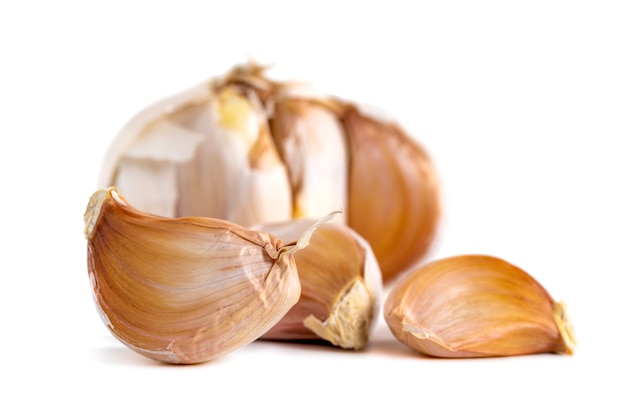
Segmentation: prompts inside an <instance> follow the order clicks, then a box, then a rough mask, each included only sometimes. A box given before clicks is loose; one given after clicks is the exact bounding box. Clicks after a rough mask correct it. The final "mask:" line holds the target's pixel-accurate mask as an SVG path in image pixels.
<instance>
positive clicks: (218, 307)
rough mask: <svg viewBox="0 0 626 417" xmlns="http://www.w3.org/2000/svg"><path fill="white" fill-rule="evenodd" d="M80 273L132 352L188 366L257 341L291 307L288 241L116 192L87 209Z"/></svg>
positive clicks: (293, 286) (295, 284)
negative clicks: (172, 214) (166, 211)
mask: <svg viewBox="0 0 626 417" xmlns="http://www.w3.org/2000/svg"><path fill="white" fill-rule="evenodd" d="M84 220H85V236H86V238H87V242H88V245H87V247H88V271H89V278H90V280H91V286H92V290H93V295H94V300H95V303H96V307H97V309H98V312H99V313H100V316H101V318H102V320H103V322H104V324H105V325H106V326H107V328H108V329H109V330H110V331H111V333H113V335H114V336H115V337H116V338H118V339H119V340H120V341H121V342H122V343H124V344H125V345H127V346H128V347H129V348H131V349H132V350H134V351H136V352H137V353H139V354H141V355H143V356H146V357H148V358H152V359H155V360H158V361H162V362H169V363H179V364H193V363H199V362H205V361H208V360H211V359H214V358H217V357H219V356H222V355H225V354H227V353H229V352H232V351H234V350H235V349H237V348H239V347H242V346H244V345H246V344H248V343H251V342H252V341H254V340H256V339H258V338H259V337H260V336H261V335H263V334H264V333H265V332H266V331H267V330H269V329H270V328H272V327H273V326H274V325H275V324H276V323H277V322H278V321H279V320H280V319H281V318H282V317H283V316H284V315H285V314H286V313H287V312H288V311H289V309H290V308H291V307H292V306H293V305H294V304H295V303H296V302H297V301H298V299H299V297H300V292H301V287H300V281H299V278H298V274H297V269H296V265H295V261H294V258H293V253H294V252H297V251H298V250H300V249H302V248H303V247H305V246H306V244H308V239H309V238H310V234H311V233H312V232H313V230H314V228H315V227H316V226H313V227H312V228H310V229H308V230H307V231H305V233H304V234H303V235H302V236H301V238H300V239H299V240H298V241H297V242H295V243H289V244H283V243H282V241H281V240H280V239H279V238H277V237H276V236H273V235H270V234H268V233H265V232H257V231H252V230H249V229H246V228H244V227H242V226H239V225H236V224H233V223H230V222H227V221H225V220H220V219H211V218H200V217H186V218H165V217H160V216H155V215H152V214H149V213H145V212H142V211H140V210H137V209H136V208H134V207H133V206H131V205H130V204H129V203H128V201H127V200H126V199H125V198H124V197H123V196H121V195H120V194H119V193H118V191H117V190H116V189H114V188H108V189H103V190H99V191H97V192H96V193H94V194H93V195H92V197H91V199H90V201H89V204H88V207H87V209H86V211H85V217H84Z"/></svg>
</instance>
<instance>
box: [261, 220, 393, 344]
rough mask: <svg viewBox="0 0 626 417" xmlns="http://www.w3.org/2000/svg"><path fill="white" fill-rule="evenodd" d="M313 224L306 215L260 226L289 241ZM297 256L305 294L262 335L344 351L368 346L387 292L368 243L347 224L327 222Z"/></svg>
mask: <svg viewBox="0 0 626 417" xmlns="http://www.w3.org/2000/svg"><path fill="white" fill-rule="evenodd" d="M311 224H312V221H311V220H304V219H301V220H294V221H291V222H285V223H278V224H267V225H261V226H258V228H259V230H264V231H267V232H269V233H272V234H275V235H276V236H279V237H280V238H281V239H284V241H286V242H288V241H291V240H293V239H295V238H297V236H298V235H300V234H301V233H302V231H303V230H306V229H307V228H309V227H311ZM294 257H295V260H296V266H297V268H298V274H299V276H300V282H301V285H302V296H301V297H300V300H299V301H298V303H297V304H296V305H295V306H294V307H293V308H292V309H291V310H290V311H289V312H288V313H287V314H286V315H285V317H283V318H282V319H281V320H280V322H279V323H278V324H277V325H276V326H274V327H273V328H272V329H271V330H269V331H268V332H267V333H266V334H265V335H264V336H263V337H262V338H263V339H272V340H288V341H293V340H325V341H327V342H330V343H332V344H333V345H335V346H339V347H342V348H344V349H356V350H358V349H362V348H363V347H365V346H366V345H367V343H368V341H369V335H370V332H371V330H372V327H373V325H374V323H375V319H376V317H377V313H378V308H379V306H380V297H381V291H382V277H381V272H380V268H379V267H378V263H377V261H376V258H375V257H374V254H373V252H372V250H371V247H370V246H369V244H368V243H367V242H366V241H365V240H364V239H363V238H362V237H360V236H359V235H358V234H357V233H356V232H354V230H352V229H350V228H349V227H347V226H345V225H344V224H342V223H338V222H332V223H325V224H322V225H320V226H319V227H318V229H317V230H316V232H315V234H314V235H313V236H312V237H311V240H310V244H309V246H307V247H306V248H305V249H303V250H301V251H299V252H298V253H296V254H295V255H294Z"/></svg>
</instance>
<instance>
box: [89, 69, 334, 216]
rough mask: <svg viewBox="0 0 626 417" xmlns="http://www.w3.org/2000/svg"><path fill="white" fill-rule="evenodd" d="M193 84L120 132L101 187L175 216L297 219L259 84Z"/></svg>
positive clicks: (147, 208)
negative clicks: (258, 93)
mask: <svg viewBox="0 0 626 417" xmlns="http://www.w3.org/2000/svg"><path fill="white" fill-rule="evenodd" d="M193 91H195V95H194V94H192V93H190V92H184V93H181V96H182V97H179V96H173V97H171V98H169V99H168V100H166V101H164V102H163V103H160V104H159V106H156V105H155V106H153V107H151V108H150V109H148V110H145V111H143V112H141V113H140V114H139V115H138V116H136V117H135V118H133V119H132V120H131V121H130V122H129V123H128V124H127V125H126V126H125V127H124V128H123V129H122V130H121V131H120V133H119V134H118V135H117V137H116V138H115V139H114V141H113V143H112V144H111V147H110V150H109V152H108V154H107V157H106V158H105V160H104V162H103V166H102V168H101V176H100V180H99V187H101V188H104V187H108V186H116V187H118V188H119V189H120V190H121V191H122V192H123V193H124V195H125V196H126V197H127V198H129V199H130V200H131V201H133V204H134V205H135V206H136V207H137V208H139V209H141V210H144V211H147V212H149V213H153V214H157V215H162V216H168V217H179V216H203V217H215V218H221V219H226V220H230V221H232V222H234V223H237V224H241V225H251V224H256V223H259V222H263V221H281V220H285V219H288V218H290V217H291V211H292V196H291V186H290V183H289V179H288V177H287V170H286V167H285V165H284V164H283V162H282V161H281V159H280V157H279V155H278V151H277V149H276V147H275V145H274V143H273V141H272V138H271V137H270V133H269V127H268V124H267V115H266V112H265V109H264V107H263V105H262V104H261V102H260V99H259V98H258V97H257V96H256V94H255V93H254V91H252V90H250V89H242V88H240V87H238V86H235V85H230V84H224V85H221V84H218V82H217V80H212V81H211V82H208V83H207V84H206V85H205V87H204V88H203V89H201V88H200V87H197V88H195V89H194V90H193ZM184 98H187V99H188V101H187V102H184V104H181V103H180V101H181V100H182V99H184ZM168 104H169V107H168ZM155 107H156V110H155ZM142 123H143V125H142V127H141V128H139V126H138V125H140V124H142ZM335 210H336V208H335ZM329 211H330V210H327V211H326V213H328V212H329ZM318 217H319V216H318Z"/></svg>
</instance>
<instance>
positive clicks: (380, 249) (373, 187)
mask: <svg viewBox="0 0 626 417" xmlns="http://www.w3.org/2000/svg"><path fill="white" fill-rule="evenodd" d="M342 118H343V123H344V126H345V129H346V137H347V138H348V144H349V152H350V162H349V166H350V174H349V175H350V177H349V187H348V209H347V212H348V224H349V225H350V226H351V227H352V228H353V229H354V230H356V231H357V232H358V233H359V234H360V235H361V236H363V237H364V238H365V239H366V240H367V241H369V242H370V244H371V245H372V249H373V250H374V253H375V254H376V257H377V258H378V262H379V263H380V268H381V270H382V273H383V279H384V281H385V282H390V281H392V280H394V279H395V278H396V277H397V276H398V274H400V273H401V272H403V271H404V270H406V269H408V268H409V267H411V266H413V265H414V264H416V263H417V262H418V261H419V260H421V259H422V258H423V257H424V255H425V254H426V252H427V250H428V249H429V248H430V247H431V244H432V242H433V240H434V238H435V234H436V231H437V227H438V223H439V217H440V200H439V185H438V181H437V178H436V175H435V172H434V169H433V165H432V163H431V161H430V159H429V157H428V155H427V153H426V152H425V150H424V149H423V148H422V147H421V146H420V145H419V144H418V143H417V142H416V141H415V140H414V139H412V138H411V137H409V136H408V135H407V134H406V133H405V132H404V131H403V130H402V129H401V128H400V127H399V126H397V125H396V124H394V123H391V122H388V121H383V120H382V119H379V118H377V117H375V116H372V115H368V114H365V113H363V112H362V111H360V110H359V109H357V108H356V107H354V106H348V107H347V108H346V111H345V112H344V113H343V116H342Z"/></svg>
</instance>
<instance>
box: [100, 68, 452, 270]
mask: <svg viewBox="0 0 626 417" xmlns="http://www.w3.org/2000/svg"><path fill="white" fill-rule="evenodd" d="M264 71H265V68H263V67H261V66H259V65H257V64H254V63H250V64H247V65H242V66H237V67H234V68H233V69H232V70H231V71H229V72H228V73H226V74H225V75H224V76H221V77H214V78H210V79H209V80H207V81H206V82H203V83H201V84H199V85H197V86H195V87H193V88H191V89H189V90H187V91H184V92H181V93H179V94H176V95H173V96H172V97H169V98H166V99H164V100H162V101H161V102H159V103H156V104H154V105H152V106H150V107H148V108H146V109H144V110H143V111H141V112H139V113H138V114H137V115H136V116H135V117H134V118H132V119H131V120H130V121H129V122H128V124H127V125H126V126H124V127H123V128H122V130H121V131H120V132H119V134H118V135H117V137H116V138H114V140H113V142H112V143H111V145H110V147H109V150H108V152H107V154H106V155H105V158H104V160H103V163H102V167H101V172H100V179H99V187H100V188H104V187H108V186H116V187H118V188H119V189H120V190H121V191H122V192H123V193H124V195H126V196H127V197H128V198H129V199H130V200H131V201H133V202H134V205H135V206H136V207H137V208H139V209H141V210H144V211H147V212H150V213H154V214H158V215H162V216H168V217H180V216H204V217H213V218H221V219H225V220H229V221H232V222H234V223H237V224H241V225H243V226H246V227H249V226H252V225H256V224H263V223H272V222H280V221H285V220H290V219H293V218H320V217H321V216H323V215H325V214H326V213H329V212H331V211H336V210H341V211H343V212H344V213H345V214H346V216H344V217H345V219H346V220H347V223H348V225H349V226H350V227H351V228H352V229H354V230H355V231H356V232H357V233H358V234H359V235H361V236H362V237H363V238H365V239H366V240H367V241H368V242H369V244H370V245H371V247H372V249H373V251H374V253H375V255H376V257H377V259H378V262H379V264H380V267H381V270H382V274H383V279H384V280H385V282H388V281H390V280H392V279H394V278H395V277H397V276H398V274H399V273H400V272H401V271H403V270H406V269H407V268H408V267H410V266H412V265H414V264H416V263H417V262H418V261H419V260H421V259H422V258H423V256H424V255H425V254H426V252H427V251H428V249H429V247H430V246H431V243H432V241H433V240H434V237H435V234H436V230H437V226H438V222H439V211H440V207H439V205H440V202H439V191H438V182H437V178H436V175H435V173H434V168H433V166H432V163H431V161H430V159H429V157H428V155H427V154H426V152H425V150H424V149H423V148H422V147H421V146H420V144H418V143H417V141H415V140H414V139H413V138H411V137H409V136H408V134H407V133H406V132H404V131H403V129H402V128H401V127H400V126H398V124H396V123H394V122H391V121H387V120H383V119H382V118H378V117H376V116H372V115H370V114H368V113H365V112H363V111H362V110H360V108H359V107H358V106H356V105H354V104H353V103H349V102H347V101H344V100H340V99H338V98H334V97H329V96H325V95H322V94H319V93H317V92H316V91H314V89H313V88H311V87H310V86H307V85H305V84H303V83H296V82H277V81H273V80H270V79H268V78H267V77H266V76H265V74H264Z"/></svg>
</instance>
